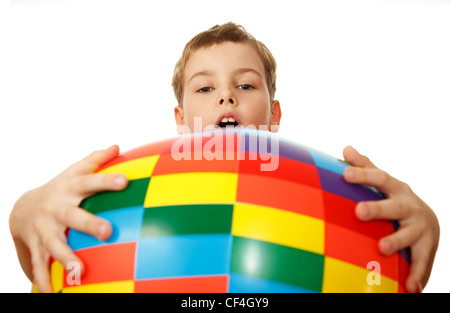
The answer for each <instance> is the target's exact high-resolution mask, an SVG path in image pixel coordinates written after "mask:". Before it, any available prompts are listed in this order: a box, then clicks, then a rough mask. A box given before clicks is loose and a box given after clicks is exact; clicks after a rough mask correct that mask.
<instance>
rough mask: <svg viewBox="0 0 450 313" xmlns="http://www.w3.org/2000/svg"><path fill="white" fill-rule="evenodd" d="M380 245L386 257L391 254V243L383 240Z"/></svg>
mask: <svg viewBox="0 0 450 313" xmlns="http://www.w3.org/2000/svg"><path fill="white" fill-rule="evenodd" d="M382 245H383V250H384V251H383V252H384V253H385V254H387V255H390V254H391V253H392V250H393V249H394V245H393V243H392V241H390V240H389V239H385V240H383V241H382Z"/></svg>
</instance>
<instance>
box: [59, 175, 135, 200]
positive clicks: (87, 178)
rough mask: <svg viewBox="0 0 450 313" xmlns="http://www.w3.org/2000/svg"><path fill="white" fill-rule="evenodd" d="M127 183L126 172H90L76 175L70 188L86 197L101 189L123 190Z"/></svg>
mask: <svg viewBox="0 0 450 313" xmlns="http://www.w3.org/2000/svg"><path fill="white" fill-rule="evenodd" d="M127 184H128V180H127V177H126V176H125V175H124V174H88V175H83V176H78V177H75V178H74V179H73V180H71V181H70V184H69V186H68V188H69V189H70V190H73V191H75V193H76V194H77V195H79V196H80V197H81V198H83V199H84V198H87V197H90V196H92V195H93V194H96V193H98V192H101V191H108V190H112V191H116V190H122V189H124V188H125V187H126V186H127Z"/></svg>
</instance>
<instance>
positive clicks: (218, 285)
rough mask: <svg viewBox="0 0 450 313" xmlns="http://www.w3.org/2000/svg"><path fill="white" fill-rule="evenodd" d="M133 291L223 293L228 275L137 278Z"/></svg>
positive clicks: (225, 290) (226, 287)
mask: <svg viewBox="0 0 450 313" xmlns="http://www.w3.org/2000/svg"><path fill="white" fill-rule="evenodd" d="M135 292H137V293H146V292H158V293H191V292H196V293H225V292H228V275H222V276H206V277H185V278H184V277H182V278H167V279H149V280H137V281H136V282H135Z"/></svg>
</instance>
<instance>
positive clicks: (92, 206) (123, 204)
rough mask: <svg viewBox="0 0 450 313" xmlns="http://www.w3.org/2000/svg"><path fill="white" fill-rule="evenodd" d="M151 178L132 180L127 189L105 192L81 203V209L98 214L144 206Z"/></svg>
mask: <svg viewBox="0 0 450 313" xmlns="http://www.w3.org/2000/svg"><path fill="white" fill-rule="evenodd" d="M149 182H150V177H147V178H142V179H136V180H130V181H129V182H128V186H127V188H125V189H124V190H121V191H104V192H100V193H97V194H95V195H93V196H91V197H89V198H87V199H85V200H83V202H81V205H80V206H81V207H82V208H84V209H86V210H87V211H89V212H91V213H93V214H98V213H101V212H105V211H111V210H115V209H121V208H127V207H132V206H138V205H144V200H145V196H146V194H147V189H148V184H149Z"/></svg>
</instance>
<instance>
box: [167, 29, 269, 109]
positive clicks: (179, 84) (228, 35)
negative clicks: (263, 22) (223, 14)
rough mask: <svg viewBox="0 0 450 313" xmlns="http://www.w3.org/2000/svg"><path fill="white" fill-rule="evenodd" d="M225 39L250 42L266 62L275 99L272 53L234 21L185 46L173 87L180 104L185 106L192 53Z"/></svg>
mask: <svg viewBox="0 0 450 313" xmlns="http://www.w3.org/2000/svg"><path fill="white" fill-rule="evenodd" d="M225 41H231V42H240V43H248V44H250V45H252V46H253V47H254V48H255V50H256V52H257V53H258V55H259V56H260V57H261V60H262V62H263V64H264V69H265V74H266V83H267V87H268V89H269V96H270V102H272V101H273V100H274V97H275V90H276V83H275V81H276V68H277V64H276V61H275V58H274V57H273V55H272V53H270V51H269V49H267V47H266V46H265V45H264V44H263V43H262V42H260V41H258V40H256V39H255V38H254V37H253V36H252V35H251V34H249V33H248V32H247V31H246V30H245V28H244V27H242V26H240V25H236V24H234V23H232V22H229V23H226V24H223V25H216V26H213V27H211V28H210V29H208V30H207V31H204V32H201V33H200V34H198V35H197V36H195V37H194V38H192V39H191V40H190V41H189V42H188V43H187V44H186V46H185V47H184V50H183V53H182V55H181V58H180V59H179V60H178V62H177V64H176V65H175V70H174V73H173V78H172V87H173V91H174V93H175V97H176V99H177V101H178V105H179V106H183V101H182V100H183V85H184V70H185V68H186V64H187V62H188V61H189V58H190V57H191V55H192V54H193V53H194V52H195V51H197V50H198V49H201V48H208V47H211V46H213V45H214V44H220V43H222V42H225Z"/></svg>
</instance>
